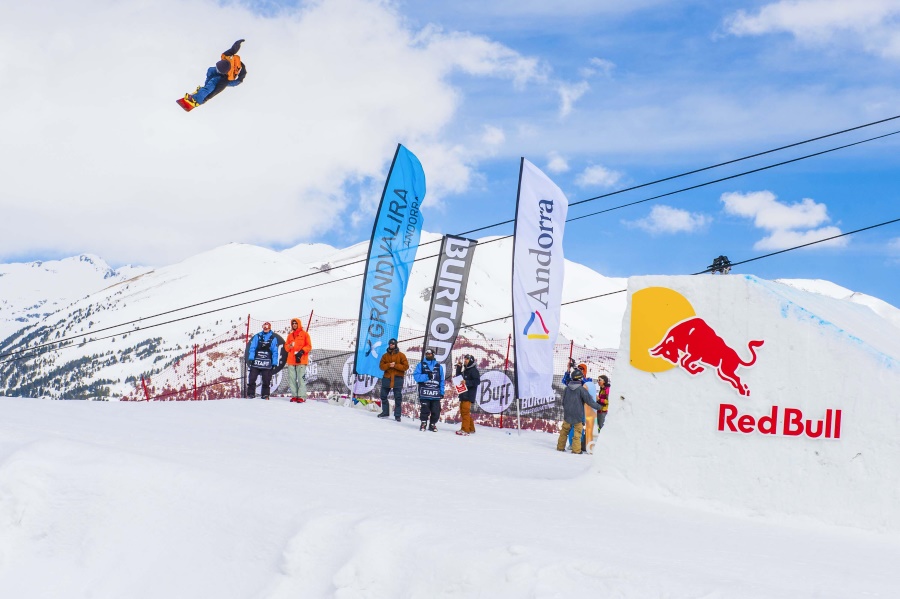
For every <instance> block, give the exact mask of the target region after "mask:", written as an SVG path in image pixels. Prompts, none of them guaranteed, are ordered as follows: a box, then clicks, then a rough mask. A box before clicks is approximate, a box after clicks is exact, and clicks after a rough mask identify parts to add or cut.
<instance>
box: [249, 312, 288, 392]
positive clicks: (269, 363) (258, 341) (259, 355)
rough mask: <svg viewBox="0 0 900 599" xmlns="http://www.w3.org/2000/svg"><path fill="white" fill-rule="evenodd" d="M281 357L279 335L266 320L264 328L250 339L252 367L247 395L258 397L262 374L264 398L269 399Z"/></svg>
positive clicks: (250, 365)
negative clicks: (257, 387) (257, 386)
mask: <svg viewBox="0 0 900 599" xmlns="http://www.w3.org/2000/svg"><path fill="white" fill-rule="evenodd" d="M280 358H281V347H280V346H279V344H278V336H277V335H276V334H275V333H273V332H272V325H271V323H268V322H265V323H263V326H262V330H261V331H260V332H258V333H257V334H255V335H254V336H253V339H251V340H250V347H249V348H248V350H247V365H248V366H249V367H250V380H249V381H248V383H247V397H250V398H253V397H256V381H257V379H258V378H259V377H260V375H262V398H263V399H269V385H271V384H272V372H273V371H274V370H275V369H277V368H278V362H279V359H280Z"/></svg>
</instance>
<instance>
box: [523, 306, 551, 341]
mask: <svg viewBox="0 0 900 599" xmlns="http://www.w3.org/2000/svg"><path fill="white" fill-rule="evenodd" d="M535 319H536V320H537V322H535ZM535 324H537V325H539V328H538V327H534V330H533V331H532V325H535ZM541 331H543V332H541ZM522 334H523V335H525V336H526V337H527V338H528V339H549V338H550V329H548V328H547V325H545V324H544V318H543V317H542V316H541V313H540V312H538V311H537V310H535V311H534V312H532V313H531V318H529V319H528V324H526V325H525V330H524V331H522Z"/></svg>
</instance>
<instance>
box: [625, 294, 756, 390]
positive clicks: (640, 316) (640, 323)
mask: <svg viewBox="0 0 900 599" xmlns="http://www.w3.org/2000/svg"><path fill="white" fill-rule="evenodd" d="M630 301H631V340H630V345H631V349H630V355H629V359H630V362H631V365H632V366H633V367H635V368H637V369H638V370H642V371H644V372H654V373H655V372H665V371H666V370H671V369H673V368H675V367H678V366H680V367H681V368H682V369H683V370H685V371H686V372H687V373H688V374H690V375H692V376H696V375H698V374H700V373H701V372H704V371H705V370H706V369H707V368H714V369H715V370H716V374H717V375H718V377H719V379H721V380H723V381H725V382H727V383H728V384H729V385H731V386H732V387H733V388H734V390H735V391H737V392H738V394H740V395H742V396H749V395H750V389H749V387H748V386H747V384H746V383H745V382H744V381H743V380H741V377H740V376H739V375H738V370H739V369H740V368H741V367H744V368H749V367H750V366H753V365H754V364H755V363H756V357H757V356H756V348H758V347H761V346H762V345H763V341H750V342H749V343H748V344H747V345H748V349H749V351H750V359H749V360H743V359H742V358H741V356H739V355H738V353H737V351H735V350H734V349H733V348H732V347H731V346H730V345H728V343H727V342H726V341H725V340H724V339H723V338H722V336H721V335H719V334H718V333H717V332H716V330H715V329H714V328H713V327H712V326H710V325H709V324H708V323H707V321H706V320H704V319H703V318H701V317H699V316H698V315H697V312H696V311H695V310H694V307H693V306H692V305H691V303H690V302H689V301H688V300H687V298H685V297H684V296H683V295H681V294H680V293H678V292H677V291H675V290H673V289H669V288H667V287H645V288H644V289H640V290H638V291H635V292H634V293H633V294H632V295H631V300H630Z"/></svg>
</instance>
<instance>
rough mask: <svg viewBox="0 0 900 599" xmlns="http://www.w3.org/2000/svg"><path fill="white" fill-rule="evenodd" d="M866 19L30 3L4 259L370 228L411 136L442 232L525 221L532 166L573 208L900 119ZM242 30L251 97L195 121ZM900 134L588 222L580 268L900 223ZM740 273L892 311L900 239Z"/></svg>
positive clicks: (702, 261)
mask: <svg viewBox="0 0 900 599" xmlns="http://www.w3.org/2000/svg"><path fill="white" fill-rule="evenodd" d="M624 4H627V6H625V7H623V6H622V5H624ZM856 4H859V5H860V6H855V5H851V4H850V3H846V2H839V1H832V0H805V1H804V0H794V1H791V2H786V1H768V2H750V1H747V2H732V1H718V2H712V1H708V2H707V1H697V2H691V1H687V2H685V1H680V2H667V1H664V0H638V1H633V2H629V3H622V2H606V1H602V0H601V1H598V0H594V1H591V2H587V1H585V2H580V1H568V2H567V1H561V2H555V3H546V2H541V3H539V2H531V1H519V2H513V1H512V0H510V1H506V0H502V1H497V2H474V1H468V0H462V1H458V2H454V3H438V2H391V3H388V2H373V1H369V0H339V1H333V0H326V1H323V2H318V3H312V4H311V3H302V2H290V3H279V2H274V1H271V0H269V1H266V2H251V3H243V4H242V3H222V2H218V3H217V2H206V1H203V0H191V1H188V2H175V0H161V1H160V2H157V3H153V5H152V6H148V5H146V3H140V2H137V1H131V0H122V1H121V2H118V3H115V4H113V5H110V4H109V3H107V2H101V1H100V0H86V1H85V2H84V3H83V4H81V3H80V4H79V5H78V6H77V7H76V6H69V5H68V4H66V3H60V4H59V7H58V10H54V11H50V12H51V13H52V15H51V16H49V17H48V16H47V15H46V14H45V12H43V11H42V10H39V9H40V7H36V6H35V7H32V6H15V7H13V8H10V9H9V10H10V17H11V18H6V19H4V20H3V22H2V23H0V50H2V51H3V52H4V56H6V57H7V60H6V61H5V64H3V65H2V66H0V78H2V79H3V81H4V85H5V87H6V88H7V89H8V92H7V93H6V94H4V95H3V97H2V98H0V137H2V139H3V140H4V142H3V145H2V146H0V159H2V160H3V162H4V164H5V165H7V166H9V165H12V166H13V167H14V168H13V169H11V170H10V175H8V176H7V177H6V182H5V185H3V186H0V208H2V209H3V211H4V213H5V214H8V215H10V218H8V219H5V220H4V223H3V224H0V260H2V261H4V262H8V261H20V260H34V259H51V258H58V257H63V256H68V255H72V254H77V253H82V252H91V253H96V254H99V255H101V256H103V257H104V258H106V259H107V260H108V261H109V262H110V263H112V264H122V263H127V262H133V263H142V264H165V263H169V262H174V261H177V260H180V259H183V258H185V257H187V256H190V255H192V254H194V253H197V252H199V251H203V250H205V249H210V248H212V247H215V246H217V245H221V244H223V243H228V242H231V241H238V242H246V243H255V244H260V245H266V246H269V247H273V248H276V249H277V248H283V247H290V246H292V245H295V244H297V243H300V242H308V241H321V242H325V243H330V244H333V245H338V246H343V245H347V244H350V243H354V242H358V241H362V240H364V239H366V238H367V236H368V234H369V233H370V231H371V219H372V216H373V211H374V207H375V204H376V203H377V199H378V195H379V193H380V191H381V187H382V186H383V183H384V176H385V174H386V169H387V167H388V165H389V161H390V158H391V156H392V155H393V151H394V148H395V146H396V143H397V142H402V143H404V144H405V145H406V146H407V147H409V148H410V149H411V150H412V151H413V152H415V153H416V154H417V155H418V156H419V157H420V159H421V160H422V163H423V166H424V168H425V172H426V176H427V177H428V184H429V193H428V198H427V203H426V206H425V217H426V225H425V226H426V229H428V230H431V231H438V232H446V233H457V232H461V231H465V230H468V229H473V228H476V227H480V226H484V225H487V224H491V223H494V222H497V221H503V220H507V219H509V218H511V217H512V215H513V213H514V209H515V206H514V203H515V192H516V179H517V175H518V165H519V158H520V157H521V156H525V157H526V158H528V159H529V160H531V161H532V162H533V163H535V164H536V165H537V166H539V167H540V168H542V169H543V170H544V171H545V172H546V173H547V174H548V175H549V176H551V177H552V178H553V179H554V180H555V181H556V182H557V183H558V185H559V186H560V187H561V188H562V189H563V190H564V191H565V193H566V194H567V196H568V197H569V198H570V200H571V201H573V202H575V201H578V200H583V199H586V198H591V197H594V196H598V195H601V194H603V193H607V192H610V191H614V190H616V189H621V188H623V187H628V186H631V185H636V184H640V183H643V182H647V181H650V180H654V179H657V178H661V177H665V176H669V175H673V174H677V173H680V172H683V171H687V170H691V169H695V168H699V167H703V166H707V165H710V164H714V163H717V162H720V161H723V160H729V159H733V158H737V157H740V156H744V155H747V154H751V153H754V152H758V151H762V150H767V149H770V148H774V147H776V146H779V145H783V144H786V143H791V142H794V141H799V140H802V139H806V138H809V137H814V136H817V135H822V134H825V133H829V132H832V131H836V130H840V129H844V128H847V127H852V126H855V125H858V124H862V123H866V122H870V121H875V120H878V119H882V118H886V117H891V116H895V115H897V114H900V102H897V99H898V86H897V84H896V83H895V82H896V77H895V73H896V70H897V68H898V66H900V34H898V33H896V31H897V27H896V25H897V20H898V17H900V2H898V1H890V2H888V1H879V0H872V1H871V2H866V3H856ZM173 14H178V15H179V18H178V19H177V20H173V19H172V16H171V15H173ZM113 24H115V27H113V26H112V25H113ZM238 37H244V38H247V42H246V43H245V45H244V48H243V50H242V56H243V57H244V59H245V61H246V62H247V64H248V71H249V73H248V78H247V81H246V83H245V84H244V85H243V86H241V87H240V88H236V89H234V90H228V91H227V92H225V93H223V94H222V95H221V96H219V97H217V98H216V99H215V100H213V101H212V102H210V104H209V105H207V106H204V107H202V109H200V110H197V111H195V112H193V113H191V114H184V113H180V112H179V111H178V109H177V107H175V105H174V99H175V98H177V97H178V96H179V95H181V94H182V93H183V92H184V91H188V90H190V89H193V87H194V86H196V85H197V84H199V83H200V82H201V79H202V75H203V72H204V71H205V69H206V67H207V66H209V64H211V63H212V62H213V61H214V59H215V58H217V54H218V53H219V52H221V51H222V50H224V49H225V48H227V47H228V46H229V45H230V44H231V42H232V41H233V40H234V39H237V38H238ZM63 57H64V58H63ZM61 60H62V61H63V64H64V63H67V62H73V63H75V64H78V65H79V68H78V70H73V69H68V68H61V62H60V61H61ZM35 90H43V91H42V92H41V93H38V94H36V93H35ZM44 92H46V93H44ZM23 99H26V100H23ZM898 129H900V120H898V121H894V122H891V123H885V124H883V125H879V126H876V127H872V128H869V129H865V130H862V131H858V132H855V133H852V134H848V135H845V136H841V137H837V138H832V139H829V140H823V141H820V142H816V143H813V144H809V145H807V146H802V147H799V148H794V149H791V150H788V151H785V152H780V153H778V154H774V155H770V156H765V157H760V158H756V159H753V160H750V161H746V162H743V163H740V164H737V165H732V166H729V167H725V168H723V169H717V170H715V171H710V172H706V173H701V174H698V175H693V176H690V177H686V178H684V179H680V180H677V181H671V182H668V183H664V184H661V185H658V186H653V187H650V188H645V189H642V190H636V191H632V192H628V193H624V194H621V195H617V196H613V197H611V198H606V199H601V200H598V201H595V202H590V203H588V204H585V205H582V206H575V207H573V208H572V209H571V210H570V216H573V217H574V216H579V215H581V214H585V213H587V212H592V211H597V210H601V209H604V208H609V207H612V206H616V205H619V204H623V203H626V202H631V201H636V200H640V199H643V198H647V197H649V196H652V195H657V194H659V193H665V192H668V191H672V190H675V189H679V188H682V187H687V186H690V185H696V184H698V183H702V182H704V181H708V180H711V179H714V178H718V177H722V176H727V175H730V174H734V173H738V172H741V171H744V170H750V169H753V168H758V167H761V166H764V165H767V164H771V163H773V162H778V161H781V160H787V159H790V158H794V157H797V156H801V155H804V154H807V153H812V152H816V151H820V150H823V149H826V148H829V147H834V146H837V145H841V144H844V143H850V142H852V141H856V140H860V139H864V138H866V137H871V136H875V135H879V134H883V133H887V132H890V131H894V130H898ZM897 138H900V135H898V136H897V137H896V138H888V139H885V140H880V141H876V142H872V143H869V144H864V145H861V146H857V147H854V148H851V149H847V150H843V151H840V152H835V153H832V154H829V155H826V156H821V157H817V158H812V159H809V160H805V161H802V162H798V163H794V164H791V165H787V166H784V167H780V168H777V169H773V170H769V171H765V172H763V173H757V174H754V175H750V176H747V177H743V178H739V179H735V180H731V181H728V182H723V183H719V184H715V185H711V186H708V187H704V188H701V189H698V190H694V191H690V192H687V193H683V194H677V195H674V196H670V197H667V198H664V199H661V200H657V201H653V202H646V203H643V204H639V205H637V206H633V207H630V208H625V209H622V210H617V211H613V212H609V213H606V214H604V215H601V216H597V217H593V218H588V219H584V220H580V221H577V222H573V223H572V224H571V225H570V226H569V228H568V230H567V235H566V242H565V247H566V252H567V257H569V258H571V259H573V260H576V261H579V262H583V263H585V264H587V265H589V266H591V267H592V268H594V269H596V270H598V271H599V272H601V273H603V274H605V275H609V276H628V275H632V274H651V273H656V274H679V273H691V272H696V271H698V270H701V269H703V268H704V267H705V266H707V265H708V264H709V263H710V261H711V260H712V259H713V258H714V257H715V256H718V255H719V254H726V255H727V256H729V257H730V258H731V259H732V260H734V261H737V260H744V259H748V258H752V257H754V256H758V255H761V254H765V253H768V252H771V251H776V250H778V249H782V248H784V247H789V246H791V245H795V244H796V243H802V242H804V241H809V240H812V239H815V238H816V237H817V236H818V237H821V236H823V235H828V234H834V233H836V232H846V231H849V230H852V229H856V228H860V227H864V226H867V225H871V224H875V223H878V222H882V221H886V220H890V219H893V218H898V217H900V202H898V195H900V190H898V185H897V183H898V177H897V175H896V172H897V166H898V165H897V162H898V160H897V158H896V154H897V152H896V149H897V147H898V143H900V139H897ZM38 223H39V226H36V225H37V224H38ZM510 232H511V227H510V226H506V227H500V228H497V229H492V230H491V231H488V232H487V233H495V234H507V233H510ZM737 272H746V273H753V274H756V275H759V276H761V277H764V278H780V277H784V278H821V279H828V280H831V281H833V282H835V283H837V284H839V285H843V286H845V287H848V288H850V289H853V290H855V291H860V292H863V293H868V294H871V295H875V296H877V297H880V298H882V299H884V300H886V301H889V302H891V303H892V304H894V305H898V306H900V283H898V282H897V281H898V279H900V277H898V274H900V224H895V225H891V226H887V227H883V228H881V229H877V230H874V231H870V232H866V233H861V234H859V235H854V236H851V237H849V238H844V239H843V241H842V242H840V243H832V244H830V245H829V246H825V244H823V247H818V246H817V247H816V248H815V249H807V250H801V251H795V252H790V253H787V254H784V255H781V256H778V257H773V258H769V259H766V260H761V261H758V262H754V263H751V264H748V265H746V266H744V267H739V268H738V269H737Z"/></svg>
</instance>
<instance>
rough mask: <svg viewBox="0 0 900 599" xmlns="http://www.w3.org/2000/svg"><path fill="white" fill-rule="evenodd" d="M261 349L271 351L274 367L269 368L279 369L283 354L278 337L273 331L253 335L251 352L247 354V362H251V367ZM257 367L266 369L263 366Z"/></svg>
mask: <svg viewBox="0 0 900 599" xmlns="http://www.w3.org/2000/svg"><path fill="white" fill-rule="evenodd" d="M260 347H262V348H263V349H266V350H268V351H269V355H270V357H271V362H272V366H270V367H269V368H278V360H279V358H280V357H281V352H280V351H279V347H278V337H276V336H275V333H273V332H272V331H269V332H268V333H265V332H263V331H260V332H258V333H257V334H255V335H253V339H251V340H250V351H249V352H247V362H249V363H250V365H251V366H252V365H253V362H254V361H255V360H256V354H257V351H258V349H259V348H260ZM257 367H258V368H265V366H262V365H257Z"/></svg>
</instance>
